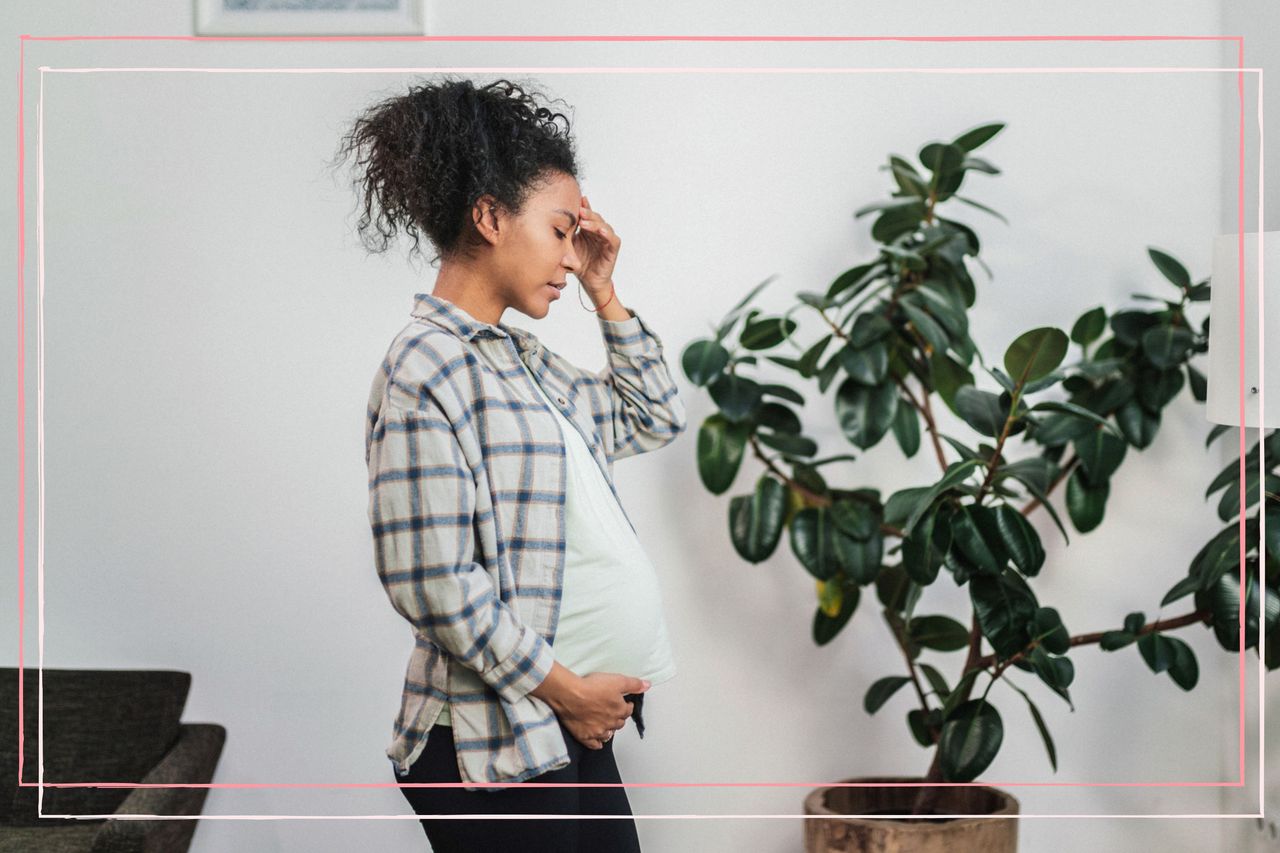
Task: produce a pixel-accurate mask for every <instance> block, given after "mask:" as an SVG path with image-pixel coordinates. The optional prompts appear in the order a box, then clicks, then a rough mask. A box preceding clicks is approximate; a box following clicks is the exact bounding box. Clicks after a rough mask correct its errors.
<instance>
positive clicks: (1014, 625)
mask: <svg viewBox="0 0 1280 853" xmlns="http://www.w3.org/2000/svg"><path fill="white" fill-rule="evenodd" d="M969 598H970V601H972V603H973V608H974V614H975V615H976V616H977V617H978V627H980V628H981V629H982V634H983V636H984V637H986V638H987V639H988V640H989V641H990V642H991V647H992V648H993V649H995V650H996V652H997V653H998V654H999V655H1000V656H1001V657H1011V656H1012V655H1015V654H1017V653H1018V652H1020V651H1021V650H1022V649H1023V648H1025V647H1026V645H1027V643H1028V642H1029V640H1030V635H1029V634H1028V632H1027V623H1028V622H1030V621H1031V619H1032V618H1033V617H1034V616H1035V612H1036V606H1037V605H1036V600H1035V597H1034V596H1033V595H1029V594H1028V591H1027V590H1025V589H1024V588H1022V587H1019V586H1018V585H1017V584H1015V583H1013V582H1011V580H1010V575H1009V574H1007V573H1006V574H1002V575H1000V576H998V577H993V576H991V575H974V576H973V577H972V578H970V579H969Z"/></svg>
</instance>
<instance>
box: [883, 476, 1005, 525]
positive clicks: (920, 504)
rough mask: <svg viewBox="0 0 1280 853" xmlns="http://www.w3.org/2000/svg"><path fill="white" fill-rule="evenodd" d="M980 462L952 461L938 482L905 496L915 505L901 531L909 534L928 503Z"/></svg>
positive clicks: (955, 484)
mask: <svg viewBox="0 0 1280 853" xmlns="http://www.w3.org/2000/svg"><path fill="white" fill-rule="evenodd" d="M981 464H982V462H981V461H980V460H978V459H965V460H962V461H960V462H952V463H951V464H950V465H948V466H947V470H946V472H945V473H944V474H943V475H942V479H940V480H938V482H936V483H934V484H933V485H932V486H929V487H927V488H926V489H925V491H923V492H919V493H914V492H913V493H910V495H909V497H908V498H905V499H904V500H911V501H914V502H915V506H914V508H913V509H912V510H911V514H910V515H908V516H907V522H906V525H905V526H904V527H903V532H905V533H907V534H908V535H909V534H910V533H911V530H912V528H914V527H915V526H916V522H917V521H919V520H920V516H922V515H924V513H925V511H926V510H927V509H928V508H929V505H930V504H932V503H933V501H934V500H935V499H936V498H937V497H938V496H939V495H941V494H942V493H943V492H945V491H947V490H948V489H950V488H952V487H953V486H957V485H959V484H960V483H962V482H963V481H964V480H965V478H967V477H968V476H969V475H970V474H971V473H973V469H974V468H977V467H978V466H980V465H981ZM904 491H906V490H904ZM894 497H897V494H895V495H893V496H891V497H890V498H889V500H890V502H892V501H893V498H894ZM888 515H889V512H888V508H887V506H886V510H885V516H886V518H887V517H888Z"/></svg>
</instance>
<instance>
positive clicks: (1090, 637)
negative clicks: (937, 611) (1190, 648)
mask: <svg viewBox="0 0 1280 853" xmlns="http://www.w3.org/2000/svg"><path fill="white" fill-rule="evenodd" d="M1212 615H1213V613H1212V611H1210V610H1208V609H1207V608H1206V609H1201V610H1194V611H1192V612H1191V613H1184V614H1183V615H1182V616H1176V617H1174V618H1172V619H1164V620H1161V621H1159V622H1151V623H1149V624H1147V625H1143V626H1142V627H1141V628H1139V629H1138V632H1137V633H1136V634H1135V636H1138V637H1141V636H1142V635H1143V634H1150V633H1152V632H1155V631H1171V630H1173V629H1174V628H1181V627H1183V626H1185V625H1194V624H1195V623H1197V622H1207V621H1208V620H1209V617H1210V616H1212ZM975 622H976V620H975ZM1106 633H1107V632H1106V631H1097V632H1094V633H1092V634H1080V635H1078V636H1075V637H1072V638H1071V645H1072V646H1087V645H1091V644H1093V643H1096V642H1098V641H1100V640H1101V639H1102V637H1103V636H1104V635H1105V634H1106ZM1035 645H1036V644H1035V643H1032V644H1031V645H1029V646H1027V647H1026V648H1025V649H1023V650H1022V651H1020V652H1018V653H1017V654H1016V655H1014V656H1012V657H1010V658H1008V659H1007V660H1004V661H1001V662H1000V663H999V665H998V666H997V667H996V670H995V672H994V673H993V676H992V677H993V678H998V677H999V676H1000V673H1001V672H1003V671H1004V670H1005V669H1007V668H1008V667H1009V665H1010V664H1013V663H1015V662H1016V661H1019V660H1021V659H1022V658H1024V657H1026V656H1027V655H1028V654H1030V652H1031V650H1032V649H1033V648H1035ZM975 663H976V665H977V666H978V667H979V668H980V669H986V668H987V667H989V666H991V665H992V664H995V663H996V656H995V655H994V654H991V655H986V656H985V657H981V658H979V659H978V660H977V661H976V662H975ZM968 670H969V665H968V664H967V663H966V664H965V671H966V672H967V671H968Z"/></svg>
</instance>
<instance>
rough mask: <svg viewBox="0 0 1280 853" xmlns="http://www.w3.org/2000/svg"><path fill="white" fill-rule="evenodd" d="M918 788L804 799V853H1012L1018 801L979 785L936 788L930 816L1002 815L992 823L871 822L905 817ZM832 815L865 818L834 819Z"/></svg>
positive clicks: (826, 791) (834, 791)
mask: <svg viewBox="0 0 1280 853" xmlns="http://www.w3.org/2000/svg"><path fill="white" fill-rule="evenodd" d="M840 781H842V782H921V781H923V779H922V778H921V777H919V776H875V777H869V776H868V777H855V778H852V779H842V780H840ZM920 790H921V788H920V786H918V785H916V786H908V785H901V786H892V787H871V786H868V787H850V788H837V787H832V786H828V787H824V788H815V789H814V790H813V791H811V792H810V793H809V795H808V796H806V797H805V798H804V813H805V814H806V815H832V816H833V817H831V818H830V819H828V820H821V819H817V818H806V819H805V820H804V821H803V823H804V849H805V851H806V853H1016V851H1017V849H1018V821H1017V815H1018V800H1017V799H1016V798H1015V797H1014V796H1013V795H1012V794H1009V793H1007V792H1005V791H1002V790H1000V789H999V788H990V787H986V786H983V785H945V786H942V787H941V789H940V791H939V794H938V798H937V801H936V805H935V806H934V811H933V814H943V815H1008V816H1009V817H1008V819H1001V818H998V817H971V818H963V817H961V818H930V817H928V816H927V815H921V816H919V817H916V818H907V819H904V818H873V817H872V816H873V815H883V814H898V815H905V814H909V813H910V812H911V804H912V802H913V801H914V799H915V797H916V795H917V794H918V793H919V791H920ZM837 815H867V817H866V818H861V817H838V816H837Z"/></svg>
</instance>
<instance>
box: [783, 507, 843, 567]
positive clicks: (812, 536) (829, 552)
mask: <svg viewBox="0 0 1280 853" xmlns="http://www.w3.org/2000/svg"><path fill="white" fill-rule="evenodd" d="M834 528H835V522H833V521H832V520H831V515H830V513H829V512H828V510H827V508H826V507H825V506H807V507H804V508H802V509H800V510H797V511H796V514H795V515H794V516H792V517H791V524H790V531H791V550H792V552H794V553H795V555H796V558H797V559H799V560H800V564H801V565H802V566H804V567H805V569H806V570H807V571H808V572H809V574H811V575H813V576H814V577H815V578H817V579H818V580H822V581H824V580H827V579H829V578H831V577H833V576H834V575H835V573H836V572H838V571H839V570H840V559H839V556H838V555H837V554H836V549H835V539H834V535H833V534H834V532H835V531H834Z"/></svg>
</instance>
